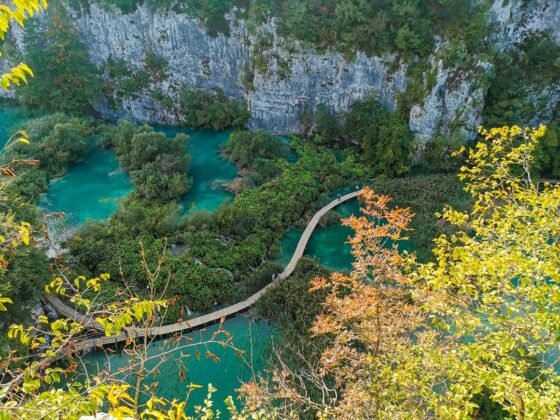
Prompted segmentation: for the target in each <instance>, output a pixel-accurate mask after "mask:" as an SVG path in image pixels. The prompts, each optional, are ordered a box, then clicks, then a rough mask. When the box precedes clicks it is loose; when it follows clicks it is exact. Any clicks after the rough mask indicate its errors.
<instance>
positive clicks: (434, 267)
mask: <svg viewBox="0 0 560 420" xmlns="http://www.w3.org/2000/svg"><path fill="white" fill-rule="evenodd" d="M544 133H545V128H543V127H541V128H539V129H525V130H524V129H521V128H519V127H511V128H508V127H503V128H499V129H493V130H489V131H485V130H482V131H481V134H482V135H483V136H484V139H483V140H482V141H481V142H480V143H478V144H477V146H476V147H475V148H474V149H472V150H470V151H469V153H468V157H467V163H466V164H465V166H464V167H462V168H461V171H460V178H461V179H462V180H463V181H464V182H465V188H466V190H467V191H468V192H469V193H470V194H471V196H472V202H473V205H472V208H471V209H470V210H469V211H465V212H461V211H457V210H454V209H452V208H446V209H445V210H444V211H443V213H442V214H441V215H438V216H439V217H440V219H441V220H442V223H447V224H449V225H451V226H452V227H453V228H454V229H455V233H453V234H447V235H442V236H440V237H439V238H437V239H436V241H435V248H434V254H435V256H436V261H435V262H432V263H426V264H420V263H418V262H417V261H416V260H415V258H414V255H409V254H407V253H406V252H399V251H398V243H399V241H401V240H403V239H404V238H405V235H406V232H407V231H408V230H409V227H408V226H409V222H410V220H411V217H412V214H411V213H410V211H409V210H407V209H399V208H394V207H392V206H391V204H390V199H389V198H388V197H386V196H379V195H377V194H376V193H375V192H374V191H373V190H371V189H365V190H364V191H363V193H362V200H363V201H364V208H363V209H362V213H363V214H362V216H361V217H351V218H349V219H346V220H345V221H344V223H345V224H346V225H348V226H351V227H352V228H354V230H355V231H356V233H355V236H354V237H353V238H352V239H350V243H351V245H352V248H353V253H354V256H355V257H356V262H355V264H354V270H353V271H352V273H351V274H350V275H344V274H338V273H335V274H332V275H331V277H330V278H329V279H326V278H317V279H316V280H314V282H313V286H312V290H324V291H327V298H326V299H325V302H324V311H323V314H321V315H320V316H319V317H318V318H317V320H316V321H315V324H314V326H313V328H312V330H311V333H312V334H313V335H327V336H329V337H331V339H332V343H333V344H332V345H331V346H329V347H328V348H327V349H326V350H325V351H324V353H323V354H322V357H321V364H320V367H319V368H318V369H317V370H316V371H314V372H305V376H306V377H307V378H315V380H314V381H310V382H312V383H313V384H316V385H317V386H319V388H321V389H322V390H323V395H324V396H327V397H328V398H323V399H322V400H316V399H315V400H312V399H309V398H308V397H307V395H310V393H306V392H302V391H301V387H300V385H301V381H300V379H301V377H302V375H303V374H302V372H292V371H282V370H280V371H277V372H276V373H275V376H274V386H273V387H272V389H271V388H270V387H268V386H266V384H264V383H261V384H260V386H258V384H247V385H246V386H245V388H244V391H245V395H246V397H247V398H248V399H247V402H248V405H249V407H253V408H256V407H260V408H261V409H262V408H263V407H266V406H267V404H268V403H272V402H273V404H272V405H270V406H269V407H273V406H275V407H281V408H282V409H284V410H285V412H284V414H286V415H292V414H294V413H295V412H299V411H301V410H305V409H307V410H310V409H311V410H313V411H315V412H318V413H321V414H323V415H326V416H332V417H338V418H377V417H381V418H427V417H440V418H472V417H473V416H478V415H480V416H483V415H484V412H483V411H481V410H482V408H481V407H482V406H484V407H488V406H493V408H494V409H495V410H497V411H501V412H503V413H504V415H511V416H513V417H517V418H525V417H527V418H546V417H549V416H551V415H552V416H554V415H558V414H560V404H559V401H560V376H559V374H558V354H559V353H558V332H559V331H560V317H559V316H558V313H559V309H560V291H559V289H558V281H559V280H560V270H559V267H560V252H559V251H560V249H559V243H560V241H559V240H560V227H559V225H558V220H560V187H558V186H553V185H548V184H544V185H538V184H536V183H535V182H534V181H533V179H532V176H531V167H532V161H533V156H532V154H533V152H534V150H535V147H536V146H537V144H538V142H539V140H540V139H541V138H542V136H543V135H544ZM326 377H331V378H333V380H334V382H335V384H336V387H335V388H334V389H333V388H331V389H329V388H328V387H325V386H324V385H321V378H326ZM323 383H325V382H324V381H323ZM482 402H484V404H482Z"/></svg>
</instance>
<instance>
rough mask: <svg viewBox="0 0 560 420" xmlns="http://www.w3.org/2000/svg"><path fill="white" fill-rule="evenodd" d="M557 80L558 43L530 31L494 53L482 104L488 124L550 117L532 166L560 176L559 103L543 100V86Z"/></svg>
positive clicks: (522, 122) (559, 64) (530, 122)
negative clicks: (553, 105)
mask: <svg viewBox="0 0 560 420" xmlns="http://www.w3.org/2000/svg"><path fill="white" fill-rule="evenodd" d="M520 80H523V84H522V85H520V84H519V81H520ZM558 83H560V45H558V44H557V43H556V42H554V41H553V40H551V39H550V37H549V36H548V35H547V34H538V35H534V36H532V37H529V38H527V39H526V40H524V41H523V42H522V43H520V44H519V45H516V46H514V47H513V48H512V49H511V50H509V51H506V52H504V53H502V54H501V55H499V56H498V57H497V60H496V67H495V70H494V72H493V74H492V76H491V78H490V87H489V89H488V94H487V96H486V100H485V105H484V120H485V124H487V125H488V126H490V127H497V126H501V125H504V124H509V125H511V124H519V125H534V124H536V123H538V121H539V120H550V119H552V123H551V124H549V130H548V132H547V133H546V135H545V137H544V138H543V139H542V141H541V142H540V143H539V146H538V149H537V150H536V152H535V153H536V156H535V157H536V161H535V169H536V170H537V172H538V173H540V174H542V175H543V176H544V177H552V178H558V177H559V176H560V158H559V156H560V142H559V139H558V137H559V135H560V131H559V123H560V106H558V105H556V109H552V110H551V109H546V108H545V107H544V106H543V104H546V103H547V100H548V92H547V90H546V89H545V88H546V87H547V86H555V85H556V84H558ZM543 89H544V91H543ZM535 92H543V93H541V94H540V95H538V94H537V95H535ZM529 98H533V99H529Z"/></svg>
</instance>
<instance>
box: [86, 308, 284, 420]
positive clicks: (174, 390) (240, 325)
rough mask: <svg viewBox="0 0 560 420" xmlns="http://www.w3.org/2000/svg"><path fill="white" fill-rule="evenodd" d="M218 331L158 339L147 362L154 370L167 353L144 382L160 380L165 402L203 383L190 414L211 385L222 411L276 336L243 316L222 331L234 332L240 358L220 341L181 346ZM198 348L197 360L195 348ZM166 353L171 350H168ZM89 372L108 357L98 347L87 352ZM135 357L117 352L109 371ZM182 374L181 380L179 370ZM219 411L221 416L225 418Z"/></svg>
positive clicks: (260, 362)
mask: <svg viewBox="0 0 560 420" xmlns="http://www.w3.org/2000/svg"><path fill="white" fill-rule="evenodd" d="M217 329H218V326H217V325H214V326H211V327H208V328H207V329H205V330H201V331H195V332H192V333H189V334H187V337H189V338H190V339H192V341H190V342H189V341H187V340H180V341H179V342H176V341H174V340H171V339H166V340H165V339H164V340H158V341H156V342H154V343H153V344H151V345H150V348H149V350H148V355H149V356H150V357H154V359H153V360H151V361H150V362H149V363H148V364H147V366H148V368H153V367H154V366H156V364H158V363H159V362H160V358H159V357H158V355H161V354H162V353H165V357H166V360H165V361H164V362H163V363H161V364H160V365H159V366H158V370H159V375H154V376H152V377H150V378H149V380H148V381H147V382H146V384H151V383H156V382H157V383H158V384H159V385H158V396H162V397H165V398H167V399H169V400H173V399H178V400H181V401H182V400H184V399H185V397H186V395H187V392H188V389H189V384H191V383H193V384H197V385H201V386H202V387H203V388H200V389H197V390H194V391H193V392H192V393H191V395H190V397H189V400H188V406H189V414H193V410H192V407H193V406H194V405H200V404H202V402H203V400H204V398H205V397H206V393H207V385H208V383H211V384H212V385H213V386H214V387H215V388H217V392H216V393H215V394H214V396H213V400H214V407H215V408H217V409H219V410H220V411H222V413H226V407H225V405H224V403H223V401H224V400H225V399H226V398H227V397H228V396H232V397H233V398H234V400H237V398H236V397H237V394H236V389H238V388H239V387H240V385H241V384H242V383H243V382H244V381H248V380H250V379H252V378H253V377H254V375H255V373H256V374H258V373H259V372H262V371H263V369H264V366H265V364H266V362H267V361H268V358H269V355H270V353H271V352H270V349H271V346H272V343H273V340H274V330H273V329H272V328H271V327H270V326H269V325H268V324H267V323H266V322H265V321H262V320H261V321H254V320H252V319H251V318H250V317H249V316H247V315H241V316H237V317H235V318H232V319H229V320H226V321H225V322H224V324H223V330H225V331H227V332H228V333H229V334H231V335H232V336H233V339H232V343H233V344H234V345H235V347H236V348H237V349H239V350H242V351H243V352H244V354H243V357H240V356H238V354H237V353H236V351H234V350H233V349H230V348H224V347H223V346H221V345H219V344H208V345H207V346H206V345H204V344H199V345H195V346H192V347H189V348H181V347H183V346H184V345H186V344H190V345H192V344H196V343H204V342H205V341H208V340H211V339H213V338H214V334H215V332H216V330H217ZM216 339H221V340H222V341H224V340H225V339H226V337H225V336H224V335H219V336H217V337H216ZM197 350H198V352H200V354H201V356H200V360H199V359H198V358H197V356H196V352H197ZM206 350H210V351H211V352H212V353H213V354H215V355H216V356H218V358H219V359H220V360H219V361H218V362H216V361H213V360H210V359H208V358H206V357H205V352H206ZM167 352H169V353H167ZM85 360H86V362H87V364H88V371H89V373H90V374H91V373H92V372H97V371H99V369H103V370H105V369H107V357H106V354H105V353H104V352H102V351H95V352H92V353H89V354H88V355H86V357H85ZM135 361H136V359H134V358H131V357H130V356H128V355H126V354H124V353H123V352H118V353H115V354H112V355H111V356H110V371H111V372H117V371H118V370H119V369H122V368H126V367H127V366H128V365H129V363H131V362H132V363H134V362H135ZM181 371H183V372H184V377H183V378H181V376H180V374H179V372H181ZM127 381H128V382H134V383H135V380H134V379H133V378H127ZM227 417H228V416H227V415H225V416H224V415H223V416H222V418H227Z"/></svg>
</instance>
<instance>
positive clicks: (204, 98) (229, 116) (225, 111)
mask: <svg viewBox="0 0 560 420" xmlns="http://www.w3.org/2000/svg"><path fill="white" fill-rule="evenodd" d="M180 103H181V110H182V112H183V115H184V117H185V122H186V124H187V125H188V126H189V127H193V128H212V129H214V130H224V129H226V128H242V127H244V126H245V125H246V124H247V123H248V122H249V118H250V114H249V111H248V110H247V106H246V104H245V103H240V102H238V101H237V100H235V99H227V98H226V96H225V95H224V93H223V92H222V91H221V90H214V91H210V90H204V89H183V91H182V92H181V98H180Z"/></svg>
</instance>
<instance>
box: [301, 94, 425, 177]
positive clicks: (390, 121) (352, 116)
mask: <svg viewBox="0 0 560 420" xmlns="http://www.w3.org/2000/svg"><path fill="white" fill-rule="evenodd" d="M302 122H303V131H304V134H305V135H306V137H308V138H311V139H312V140H313V141H314V142H316V143H318V144H322V145H325V146H330V147H346V148H348V147H355V148H356V152H357V155H358V156H359V159H360V160H361V161H362V162H364V163H366V164H368V165H371V168H372V170H373V171H374V173H375V174H376V175H383V176H388V177H391V176H398V175H403V174H406V173H407V172H409V171H410V167H411V165H412V152H413V148H414V144H413V139H412V134H411V133H410V129H409V128H408V122H407V120H406V119H405V118H403V116H402V115H401V114H400V113H397V112H390V111H388V110H387V109H386V108H384V107H383V106H381V104H380V103H379V101H378V100H377V99H376V98H375V97H374V96H370V97H368V98H366V99H364V100H362V101H356V102H354V104H353V105H352V108H351V110H350V112H348V113H347V114H345V115H341V116H335V115H332V113H331V112H330V111H329V110H328V109H327V108H326V107H324V106H322V107H319V108H318V109H317V111H316V112H314V113H311V112H306V113H304V115H303V118H302Z"/></svg>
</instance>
